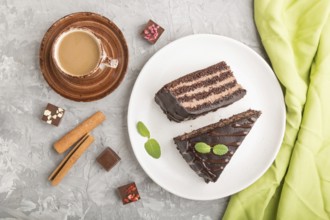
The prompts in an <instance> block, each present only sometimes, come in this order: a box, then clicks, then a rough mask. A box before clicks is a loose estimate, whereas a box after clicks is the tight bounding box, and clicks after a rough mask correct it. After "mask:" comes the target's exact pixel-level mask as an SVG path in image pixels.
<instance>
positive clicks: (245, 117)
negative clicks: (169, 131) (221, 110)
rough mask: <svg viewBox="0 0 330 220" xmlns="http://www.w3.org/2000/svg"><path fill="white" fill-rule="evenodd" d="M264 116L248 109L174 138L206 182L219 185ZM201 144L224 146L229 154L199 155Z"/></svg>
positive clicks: (180, 149) (188, 161)
mask: <svg viewBox="0 0 330 220" xmlns="http://www.w3.org/2000/svg"><path fill="white" fill-rule="evenodd" d="M260 115H261V112H260V111H255V110H247V111H245V112H242V113H240V114H237V115H233V116H231V117H230V118H227V119H221V120H220V121H219V122H217V123H214V124H210V125H208V126H206V127H202V128H200V129H197V130H194V131H192V132H190V133H187V134H183V135H181V136H178V137H176V138H174V142H175V144H176V145H177V149H178V150H179V151H180V153H181V155H182V157H183V158H184V159H185V160H186V162H187V163H188V164H189V166H190V167H191V169H193V170H194V171H195V172H196V173H197V174H198V175H199V176H200V177H202V178H204V180H205V182H206V183H208V182H210V181H211V182H216V181H217V180H218V178H219V176H220V174H221V173H222V171H223V170H224V169H225V167H226V165H227V164H228V163H229V161H230V159H231V158H232V156H233V155H234V154H235V152H236V150H237V149H238V147H239V146H240V145H241V144H242V142H243V140H244V138H245V137H246V135H247V134H248V133H249V132H250V130H251V128H252V127H253V125H254V123H255V122H256V120H257V119H258V118H259V116H260ZM199 142H203V143H206V144H208V145H209V146H211V147H212V146H215V145H217V144H224V145H226V146H227V147H228V152H227V153H226V154H224V155H221V156H219V155H216V154H214V153H213V151H211V152H210V153H204V154H202V153H199V152H197V151H196V150H195V144H196V143H199Z"/></svg>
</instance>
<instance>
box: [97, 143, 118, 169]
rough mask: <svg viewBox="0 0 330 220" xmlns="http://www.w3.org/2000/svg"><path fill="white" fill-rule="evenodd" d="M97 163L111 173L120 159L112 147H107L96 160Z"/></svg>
mask: <svg viewBox="0 0 330 220" xmlns="http://www.w3.org/2000/svg"><path fill="white" fill-rule="evenodd" d="M96 161H97V162H98V163H99V164H101V166H102V167H103V168H104V169H105V170H106V171H108V172H109V171H110V170H111V169H112V168H113V167H114V166H115V165H116V164H117V163H118V162H119V161H120V157H119V156H118V155H117V154H116V153H115V152H114V151H113V150H112V149H111V148H110V147H107V148H106V149H104V151H103V152H102V153H101V154H100V155H99V156H98V157H97V158H96Z"/></svg>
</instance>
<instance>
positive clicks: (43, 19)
mask: <svg viewBox="0 0 330 220" xmlns="http://www.w3.org/2000/svg"><path fill="white" fill-rule="evenodd" d="M78 11H92V12H96V13H100V14H102V15H104V16H106V17H108V18H109V19H111V20H113V21H114V22H115V23H116V24H117V25H118V26H119V27H120V28H121V30H122V31H123V33H124V35H125V37H126V39H127V43H128V46H129V50H130V63H129V69H128V72H127V75H126V77H125V79H124V81H123V82H122V84H121V85H120V86H119V88H118V89H117V90H116V91H115V92H113V93H112V94H111V95H109V96H107V97H105V98H103V99H102V100H99V101H95V102H91V103H78V102H74V101H70V100H67V99H65V98H63V97H61V96H59V95H58V94H57V93H55V92H54V91H53V90H52V89H51V88H50V87H49V86H48V84H47V83H46V82H45V80H44V79H43V77H42V75H41V73H40V70H39V63H38V50H39V45H40V41H41V39H42V37H43V34H44V33H45V31H46V30H47V29H48V27H49V26H50V25H51V24H52V23H53V22H54V21H56V20H57V19H59V18H60V17H62V16H64V15H66V14H69V13H72V12H78ZM149 18H152V19H154V20H155V21H156V22H158V23H159V24H161V25H162V26H163V27H164V28H165V33H164V34H163V36H162V37H161V39H160V40H159V41H158V42H157V44H156V45H155V46H151V45H149V44H147V43H146V42H145V41H144V40H143V39H141V37H140V36H139V31H140V30H141V28H142V26H143V25H144V24H145V22H146V21H147V20H148V19H149ZM196 33H213V34H219V35H224V36H228V37H232V38H234V39H236V40H239V41H241V42H243V43H245V44H246V45H248V46H250V47H251V48H253V49H254V50H256V51H257V52H258V53H259V54H261V55H263V56H264V52H263V51H262V47H261V44H260V40H259V39H258V34H257V31H256V28H255V25H254V21H253V1H252V0H191V1H189V0H141V1H137V0H135V1H134V0H57V1H54V0H28V1H27V0H0V219H45V220H52V219H104V220H108V219H116V220H118V219H163V220H168V219H180V220H185V219H194V220H197V219H199V220H210V219H220V218H221V216H222V215H223V212H224V210H225V208H226V205H227V200H228V199H227V198H224V199H219V200H215V201H204V202H202V201H190V200H186V199H182V198H179V197H177V196H175V195H172V194H171V193H168V192H166V191H165V190H164V189H162V188H160V187H159V186H158V185H156V184H155V183H154V182H153V181H152V180H151V179H150V178H149V177H148V176H147V175H146V174H145V173H144V171H143V170H142V168H141V167H140V166H139V164H138V162H137V160H136V159H135V157H134V155H133V152H132V149H131V146H130V142H129V139H128V133H127V125H126V114H127V106H128V101H129V96H130V93H131V90H132V87H133V85H134V82H135V79H136V77H137V76H138V75H139V72H140V70H141V68H142V67H143V65H144V64H145V62H146V61H147V60H148V59H149V58H150V57H151V56H152V55H153V54H154V53H155V52H156V51H157V50H159V49H160V48H162V47H163V46H165V45H166V44H168V43H169V42H171V41H173V40H176V39H178V38H180V37H183V36H186V35H190V34H196ZM155 74H157V73H155ZM48 102H50V103H53V104H55V105H58V106H61V107H63V108H64V109H66V114H65V117H64V119H63V121H62V123H61V125H60V127H53V126H50V125H48V124H46V123H44V122H42V121H41V120H40V117H41V114H42V111H43V109H44V107H45V106H46V104H47V103H48ZM96 110H101V111H103V112H104V113H105V114H106V116H107V121H106V122H105V123H104V124H103V125H101V126H100V127H99V128H97V129H96V130H95V131H94V132H93V134H94V136H95V138H96V141H95V143H94V144H93V145H92V146H91V147H90V148H89V150H88V151H87V152H86V153H85V154H84V155H83V156H82V158H81V159H80V160H79V161H78V163H77V164H76V165H75V166H74V167H73V169H72V170H70V173H69V175H68V176H67V177H66V178H65V179H64V181H63V182H62V183H61V184H60V185H59V186H58V187H52V186H51V185H50V184H49V182H48V181H47V177H48V175H49V174H50V172H51V171H52V170H53V169H54V168H55V167H56V165H57V164H58V163H59V162H60V161H61V159H62V158H63V156H62V155H58V154H57V153H55V151H54V150H53V149H52V143H53V142H54V141H55V140H57V139H58V138H59V137H60V136H62V135H63V134H64V133H66V132H67V131H68V130H70V129H71V128H72V127H74V126H75V125H77V124H78V123H79V122H81V121H82V120H83V119H84V118H86V117H88V116H89V115H91V114H92V113H94V112H95V111H96ZM106 146H111V147H112V148H113V149H114V150H115V151H116V152H118V153H119V155H120V157H121V158H122V161H121V162H120V164H119V165H117V166H116V167H115V168H114V169H113V170H112V171H111V172H109V173H107V172H104V171H103V170H102V169H101V168H100V167H99V166H98V164H96V163H95V158H96V156H97V155H98V154H99V153H100V152H101V151H102V149H103V148H104V147H106ZM129 181H135V182H136V183H137V185H138V187H139V190H140V194H141V197H142V200H141V201H139V202H136V203H134V204H130V205H126V206H123V205H122V204H121V202H120V200H119V198H118V196H117V194H116V192H115V189H116V187H117V186H120V185H121V184H125V183H127V182H129Z"/></svg>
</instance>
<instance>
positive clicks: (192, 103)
mask: <svg viewBox="0 0 330 220" xmlns="http://www.w3.org/2000/svg"><path fill="white" fill-rule="evenodd" d="M241 88H242V87H241V85H239V84H237V85H235V86H234V87H231V88H230V89H227V90H225V91H223V92H221V93H219V94H212V95H210V96H208V97H207V98H205V99H200V100H196V99H193V100H190V101H186V102H181V105H182V106H183V107H184V108H194V107H196V106H199V105H203V104H205V103H208V102H210V103H213V102H215V101H216V100H218V99H220V98H222V97H224V96H226V95H229V94H231V93H234V92H236V91H237V90H239V89H241Z"/></svg>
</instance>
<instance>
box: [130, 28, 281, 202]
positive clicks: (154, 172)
mask: <svg viewBox="0 0 330 220" xmlns="http://www.w3.org/2000/svg"><path fill="white" fill-rule="evenodd" d="M222 60H223V61H226V62H227V64H228V65H229V66H230V67H231V69H232V70H233V72H234V75H235V76H236V79H237V81H238V82H239V83H240V84H241V85H242V86H243V87H244V88H245V89H246V90H247V94H246V96H245V97H244V98H243V99H241V100H239V101H237V102H236V103H234V104H232V105H230V106H228V107H225V108H221V109H218V110H217V111H215V112H212V113H208V114H206V115H205V116H201V117H199V118H197V119H195V120H190V121H186V122H181V123H176V122H171V121H169V120H168V119H167V117H166V115H165V114H164V113H163V112H162V111H161V109H160V107H159V106H158V105H157V104H156V103H155V101H154V95H155V93H156V92H157V91H158V90H159V89H160V88H161V87H162V86H163V85H164V84H166V83H168V82H170V81H172V80H174V79H176V78H178V77H180V76H182V75H185V74H187V73H190V72H192V71H195V70H198V69H202V68H205V67H207V66H210V65H212V64H215V63H217V62H219V61H222ZM250 108H251V109H254V110H261V111H262V115H261V116H260V118H259V119H258V120H257V122H256V123H255V125H254V127H253V128H252V130H251V131H250V133H249V134H248V135H247V137H246V138H245V140H244V141H243V143H242V144H241V146H240V147H239V149H238V150H237V151H236V153H235V155H234V156H233V158H232V160H231V161H230V163H229V164H228V165H227V167H226V168H225V170H224V171H223V173H222V174H221V175H220V178H219V179H218V181H217V182H216V183H209V184H206V183H205V182H204V180H203V179H202V178H200V177H199V176H198V175H197V174H196V173H195V172H194V171H193V170H192V169H191V168H190V167H189V166H188V164H187V163H186V161H185V160H184V159H183V158H182V156H181V155H180V153H179V151H178V150H177V149H176V145H175V144H174V142H173V137H176V136H178V135H181V134H183V133H184V132H190V131H192V130H194V129H197V128H200V127H202V126H206V125H208V124H211V123H215V122H217V121H219V119H221V118H226V117H229V116H231V115H233V114H237V113H240V112H243V111H245V110H247V109H250ZM127 118H128V132H129V137H130V141H131V144H132V148H133V151H134V153H135V156H136V158H137V160H138V161H139V163H140V165H141V166H142V168H143V169H144V170H145V172H146V173H147V174H148V175H149V176H150V178H151V179H153V181H155V182H156V183H157V184H158V185H160V186H161V187H163V188H164V189H166V190H167V191H169V192H171V193H173V194H175V195H177V196H180V197H183V198H187V199H192V200H213V199H219V198H222V197H225V196H228V195H231V194H234V193H236V192H238V191H240V190H242V189H244V188H246V187H248V186H249V185H251V184H252V183H253V182H255V181H256V180H257V179H258V178H259V177H260V176H261V175H262V174H263V173H264V172H265V171H266V170H267V169H268V168H269V166H270V165H271V163H272V162H273V161H274V159H275V156H276V154H277V152H278V150H279V148H280V145H281V143H282V138H283V135H284V129H285V105H284V99H283V95H282V91H281V88H280V85H279V83H278V81H277V79H276V77H275V75H274V73H273V71H272V69H271V68H270V67H269V66H268V64H267V63H266V62H265V61H264V60H263V59H262V58H261V57H260V56H259V55H258V54H257V53H255V52H254V51H253V50H251V49H250V48H249V47H247V46H245V45H244V44H242V43H240V42H238V41H235V40H233V39H230V38H226V37H222V36H218V35H207V34H202V35H191V36H188V37H184V38H181V39H179V40H176V41H174V42H172V43H170V44H168V45H167V46H165V47H164V48H163V49H161V50H160V51H158V52H157V53H156V54H155V55H154V56H153V57H152V58H150V60H149V61H148V62H147V63H146V64H145V66H144V68H143V69H142V71H141V73H140V75H139V77H138V79H137V80H136V82H135V85H134V88H133V91H132V95H131V99H130V102H129V108H128V117H127ZM138 121H142V122H144V123H145V124H146V125H147V127H148V128H149V130H150V132H151V136H152V137H154V138H155V139H156V140H158V142H159V143H160V145H161V150H162V155H161V157H160V159H153V158H152V157H150V156H149V155H148V154H147V152H146V151H145V149H144V143H145V141H146V138H143V137H141V136H140V135H139V134H138V132H137V130H136V123H137V122H138Z"/></svg>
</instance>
